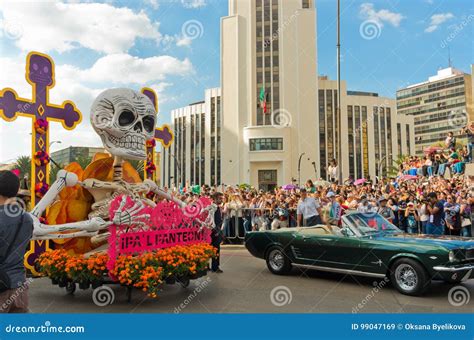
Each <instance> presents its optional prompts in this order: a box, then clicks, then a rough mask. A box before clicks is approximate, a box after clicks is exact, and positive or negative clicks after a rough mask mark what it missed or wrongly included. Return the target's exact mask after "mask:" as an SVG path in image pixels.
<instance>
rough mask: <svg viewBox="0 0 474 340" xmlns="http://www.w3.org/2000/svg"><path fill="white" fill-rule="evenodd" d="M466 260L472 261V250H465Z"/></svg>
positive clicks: (473, 253)
mask: <svg viewBox="0 0 474 340" xmlns="http://www.w3.org/2000/svg"><path fill="white" fill-rule="evenodd" d="M466 260H474V248H471V249H467V250H466Z"/></svg>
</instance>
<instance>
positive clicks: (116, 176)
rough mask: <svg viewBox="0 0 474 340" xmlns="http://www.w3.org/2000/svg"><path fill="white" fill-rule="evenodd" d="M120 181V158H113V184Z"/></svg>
mask: <svg viewBox="0 0 474 340" xmlns="http://www.w3.org/2000/svg"><path fill="white" fill-rule="evenodd" d="M121 180H122V158H121V157H117V156H116V157H115V158H114V177H113V181H114V182H120V181H121Z"/></svg>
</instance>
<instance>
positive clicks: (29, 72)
mask: <svg viewBox="0 0 474 340" xmlns="http://www.w3.org/2000/svg"><path fill="white" fill-rule="evenodd" d="M25 77H26V81H27V82H28V83H29V84H30V85H31V88H32V93H33V94H32V98H31V100H30V99H25V98H20V97H18V94H17V93H16V92H15V90H13V89H11V88H5V89H3V90H1V91H0V118H3V119H4V120H6V121H7V122H12V121H14V120H15V119H16V118H17V117H18V116H25V117H30V118H32V123H33V129H32V134H31V135H32V137H31V138H32V146H31V205H32V207H34V205H35V202H36V200H39V199H40V198H41V196H38V194H37V192H38V193H39V192H42V191H43V190H38V191H36V190H35V188H37V187H38V188H39V189H45V188H47V185H48V181H49V166H48V162H38V164H36V162H35V155H36V154H37V153H38V152H39V151H42V152H43V155H44V153H46V155H49V124H48V123H47V122H50V121H56V122H60V123H61V124H62V125H63V127H64V128H65V129H67V130H72V129H74V128H75V127H76V126H77V124H79V123H80V122H81V120H82V115H81V112H80V111H79V110H78V109H77V108H76V105H75V104H74V103H73V102H72V101H69V100H66V101H64V102H63V103H62V104H61V105H55V104H50V103H49V90H50V89H51V88H53V87H54V83H55V79H54V62H53V60H52V59H51V57H49V56H48V55H46V54H43V53H39V52H30V53H29V54H28V56H27V57H26V75H25ZM35 123H38V124H35ZM40 123H41V124H40ZM47 249H49V243H48V241H37V242H36V243H35V242H32V243H31V245H30V250H29V251H28V252H27V255H26V257H25V265H26V267H27V268H28V269H30V270H31V271H32V272H33V273H35V274H36V271H35V270H34V267H33V263H34V260H35V259H36V257H37V256H38V255H39V254H40V253H41V252H42V251H45V250H47Z"/></svg>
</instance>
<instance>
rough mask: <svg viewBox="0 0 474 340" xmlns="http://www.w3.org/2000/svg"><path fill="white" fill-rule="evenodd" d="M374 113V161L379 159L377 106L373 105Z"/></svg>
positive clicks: (376, 174)
mask: <svg viewBox="0 0 474 340" xmlns="http://www.w3.org/2000/svg"><path fill="white" fill-rule="evenodd" d="M373 114H374V148H375V161H376V162H378V161H379V160H380V128H379V108H378V107H377V106H374V107H373ZM378 171H379V169H378V166H376V167H375V176H378V175H379V173H378Z"/></svg>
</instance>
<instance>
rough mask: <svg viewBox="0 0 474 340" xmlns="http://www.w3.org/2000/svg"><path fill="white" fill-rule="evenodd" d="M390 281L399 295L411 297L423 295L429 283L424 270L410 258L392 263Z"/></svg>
mask: <svg viewBox="0 0 474 340" xmlns="http://www.w3.org/2000/svg"><path fill="white" fill-rule="evenodd" d="M390 281H391V282H392V285H394V286H395V288H396V289H397V290H398V291H399V292H400V293H402V294H405V295H411V296H418V295H421V294H423V293H424V292H425V290H426V289H427V288H428V287H429V284H430V282H431V280H430V279H429V276H428V273H427V272H426V269H425V268H424V267H423V266H422V265H421V264H420V263H419V262H418V261H416V260H413V259H410V258H401V259H398V260H396V261H395V262H394V263H393V265H392V266H391V268H390Z"/></svg>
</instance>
